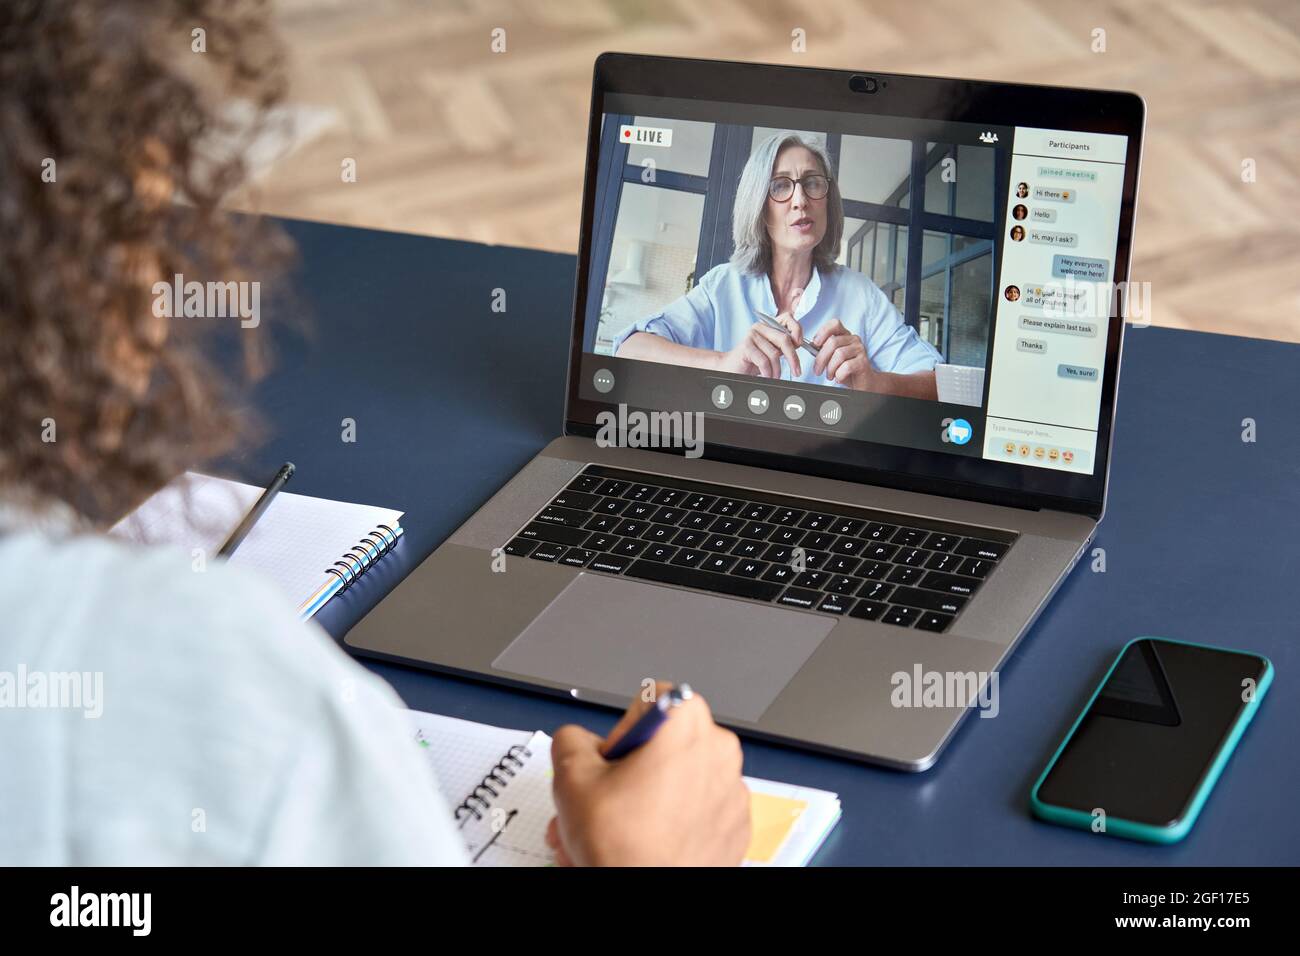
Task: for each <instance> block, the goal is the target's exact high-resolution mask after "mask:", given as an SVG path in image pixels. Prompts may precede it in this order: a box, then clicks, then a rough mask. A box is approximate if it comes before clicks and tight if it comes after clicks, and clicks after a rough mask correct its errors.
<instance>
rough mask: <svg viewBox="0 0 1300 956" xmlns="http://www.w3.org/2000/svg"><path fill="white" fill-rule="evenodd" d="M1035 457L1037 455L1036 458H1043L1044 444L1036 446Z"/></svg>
mask: <svg viewBox="0 0 1300 956" xmlns="http://www.w3.org/2000/svg"><path fill="white" fill-rule="evenodd" d="M1034 457H1035V458H1042V457H1043V446H1042V445H1038V446H1037V447H1035V448H1034Z"/></svg>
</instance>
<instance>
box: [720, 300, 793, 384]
mask: <svg viewBox="0 0 1300 956" xmlns="http://www.w3.org/2000/svg"><path fill="white" fill-rule="evenodd" d="M776 319H777V321H778V322H780V323H781V324H782V325H783V326H785V328H786V331H787V332H788V333H789V334H786V332H782V331H780V330H779V329H774V328H771V327H769V326H766V325H764V324H763V323H762V322H755V323H754V324H753V325H751V326H750V327H749V332H748V333H746V335H745V337H744V338H743V339H741V340H740V342H739V343H738V344H737V345H736V347H735V348H733V349H731V350H730V351H728V352H719V353H718V363H717V368H718V371H720V372H735V373H737V374H739V375H758V376H760V377H762V378H780V377H781V359H783V358H784V359H785V361H786V364H787V365H789V367H790V370H791V373H792V374H794V375H796V376H798V375H802V374H803V366H802V365H801V364H800V362H799V345H800V343H802V342H803V329H802V328H800V326H799V323H798V322H796V321H795V318H794V316H793V315H791V314H790V313H789V312H782V313H781V314H780V315H778V316H777V317H776Z"/></svg>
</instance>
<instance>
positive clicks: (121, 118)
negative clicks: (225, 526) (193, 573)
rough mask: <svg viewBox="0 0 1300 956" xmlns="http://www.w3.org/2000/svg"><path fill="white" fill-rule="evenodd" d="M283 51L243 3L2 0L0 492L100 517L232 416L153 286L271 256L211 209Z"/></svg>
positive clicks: (234, 179) (225, 392)
mask: <svg viewBox="0 0 1300 956" xmlns="http://www.w3.org/2000/svg"><path fill="white" fill-rule="evenodd" d="M283 62H284V60H283V56H282V55H281V50H280V48H279V45H278V43H277V41H276V40H275V38H274V34H273V31H272V30H271V29H270V13H269V10H268V6H267V4H266V3H264V2H260V0H3V2H2V3H0V495H3V496H9V497H20V498H21V497H26V498H28V499H30V500H31V503H32V504H36V505H39V504H42V503H49V502H51V501H62V502H65V503H67V504H69V505H71V506H72V507H73V508H75V509H76V510H77V511H79V512H80V513H82V514H83V515H85V516H87V517H89V518H91V519H92V520H97V521H101V522H102V521H106V520H108V519H110V518H111V517H114V516H115V514H116V513H117V512H118V511H120V510H121V509H122V508H123V507H125V506H127V505H129V504H132V503H134V502H136V501H138V500H139V499H140V498H142V497H143V496H144V495H145V494H147V493H149V492H150V491H152V490H154V489H156V488H158V487H159V486H161V485H162V484H164V483H165V482H166V481H168V480H169V479H170V478H172V477H174V476H175V475H176V474H178V473H179V472H180V471H182V470H184V469H185V468H186V467H190V466H192V465H194V464H196V463H198V462H202V461H204V460H206V459H209V458H211V457H213V456H215V455H218V454H221V453H223V452H224V451H226V450H228V449H229V448H230V447H231V445H232V443H233V441H234V440H235V437H236V435H238V434H239V432H240V429H241V427H242V425H244V424H246V423H247V421H248V419H247V417H246V416H244V415H241V414H240V413H238V412H237V411H235V410H234V408H235V407H236V406H235V405H234V404H233V403H232V402H231V401H229V399H231V398H232V397H233V390H232V388H231V384H232V383H230V382H227V381H226V380H224V379H223V378H222V377H221V376H220V375H218V374H216V373H215V370H214V367H213V366H211V365H210V364H209V363H208V362H206V361H205V360H204V359H203V357H202V350H201V349H200V347H199V342H198V336H199V335H200V334H202V333H203V332H205V331H210V330H211V326H212V324H213V323H211V322H208V323H204V322H196V321H195V320H193V319H190V320H187V321H181V322H177V321H172V320H168V319H163V318H159V317H158V316H156V315H155V308H154V295H153V291H152V290H153V287H154V283H155V282H158V281H166V282H170V281H171V280H172V277H173V276H174V275H176V274H181V275H183V276H184V277H185V278H186V280H189V279H190V278H194V279H197V280H199V281H208V280H218V281H222V282H227V281H236V282H239V281H251V280H250V279H249V276H250V270H249V268H248V266H247V263H249V262H253V263H255V264H256V268H257V270H258V275H257V278H259V279H260V278H261V277H264V276H266V275H267V274H268V273H267V272H266V271H265V270H266V269H267V268H268V267H269V266H270V265H271V264H273V263H276V262H282V261H283V256H284V255H285V254H287V252H288V246H287V240H285V239H284V238H283V236H282V234H280V233H279V232H278V231H276V230H274V228H273V227H270V226H269V224H267V223H265V222H264V221H260V220H257V219H255V218H248V219H245V218H241V217H234V218H232V217H231V216H229V215H228V214H227V213H225V212H223V211H222V210H221V204H222V202H223V200H224V199H225V198H226V197H227V196H228V195H229V194H230V193H231V191H232V190H234V189H235V188H236V187H238V186H239V185H241V184H242V183H243V182H244V180H245V178H246V168H245V161H244V156H245V153H246V147H247V145H248V143H249V142H250V141H251V138H252V137H253V136H254V135H256V134H257V133H258V132H259V130H261V129H262V128H264V126H265V121H266V117H267V115H268V110H269V109H270V108H271V107H272V106H274V105H275V104H276V103H277V102H278V101H279V100H280V99H281V97H282V96H283V92H284V90H285V87H286V80H285V76H284V68H283ZM221 321H222V322H225V323H227V324H228V323H229V321H230V320H221ZM243 338H244V339H245V341H244V345H245V352H244V355H245V363H244V367H245V372H246V373H247V374H249V375H251V376H253V377H256V376H257V375H259V374H260V370H261V368H262V366H263V365H264V360H265V355H264V353H262V352H261V351H260V348H261V346H260V342H261V340H262V338H263V337H262V336H261V335H260V334H244V335H243ZM51 439H53V440H51Z"/></svg>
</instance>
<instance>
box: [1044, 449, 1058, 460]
mask: <svg viewBox="0 0 1300 956" xmlns="http://www.w3.org/2000/svg"><path fill="white" fill-rule="evenodd" d="M1060 455H1061V453H1060V452H1059V451H1057V450H1056V449H1055V448H1053V449H1052V450H1051V451H1049V452H1048V453H1047V457H1048V458H1050V459H1051V460H1052V461H1056V459H1057V458H1059V457H1060Z"/></svg>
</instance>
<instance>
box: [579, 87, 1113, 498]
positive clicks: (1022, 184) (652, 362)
mask: <svg viewBox="0 0 1300 956" xmlns="http://www.w3.org/2000/svg"><path fill="white" fill-rule="evenodd" d="M606 109H607V112H606V113H605V114H604V116H603V120H602V127H601V141H600V162H599V169H598V175H597V193H596V196H595V203H594V210H595V219H594V223H593V234H592V243H591V250H592V251H591V259H590V275H589V282H588V293H587V299H586V303H585V306H586V316H585V322H584V328H583V353H584V354H583V356H582V364H581V375H582V379H581V381H580V384H579V389H580V391H579V394H580V395H581V397H583V398H586V399H589V400H593V401H599V402H604V403H626V404H627V405H629V406H634V407H640V408H650V409H661V410H666V411H701V412H704V413H705V414H706V416H709V417H714V416H720V417H722V418H729V419H736V420H741V421H746V422H751V423H754V424H761V425H766V426H770V427H777V428H789V429H799V430H804V431H812V432H817V433H821V437H822V438H825V439H832V438H835V439H851V440H852V439H856V440H864V441H872V442H880V443H884V444H890V445H897V446H902V447H908V448H921V449H926V450H935V451H943V452H948V453H951V454H954V455H965V456H972V457H980V458H984V459H987V460H995V461H1002V462H1008V463H1014V464H1019V465H1024V466H1028V467H1036V468H1048V469H1055V470H1060V471H1065V472H1074V473H1078V474H1084V475H1090V474H1092V473H1093V471H1094V457H1095V454H1096V449H1097V429H1098V419H1099V415H1100V409H1101V385H1102V375H1103V371H1104V365H1105V354H1106V338H1107V327H1108V319H1109V315H1110V306H1111V301H1112V293H1111V288H1112V287H1111V283H1112V281H1113V268H1114V257H1115V254H1116V246H1117V241H1118V231H1119V214H1120V206H1121V198H1122V193H1123V180H1124V163H1125V153H1126V149H1127V143H1126V137H1123V136H1116V135H1109V134H1098V133H1080V132H1070V131H1060V130H1047V129H1035V128H1028V127H979V126H975V125H973V124H968V123H956V122H935V121H930V120H913V119H907V118H900V117H887V116H872V115H867V114H857V113H855V114H847V113H835V112H829V111H818V110H790V109H784V108H776V107H772V108H764V107H755V106H746V105H741V104H724V103H708V102H705V101H697V100H691V101H684V100H667V99H659V98H650V97H641V96H630V95H610V96H608V97H607V98H606Z"/></svg>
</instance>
